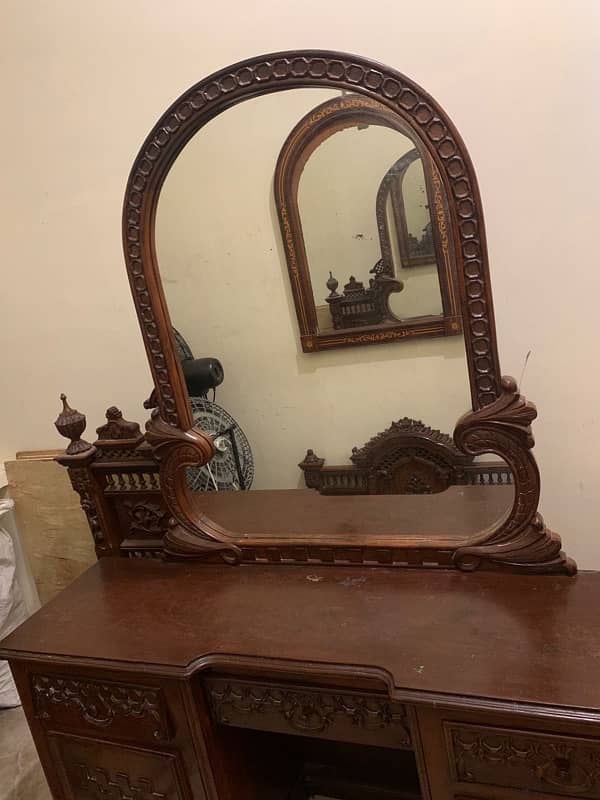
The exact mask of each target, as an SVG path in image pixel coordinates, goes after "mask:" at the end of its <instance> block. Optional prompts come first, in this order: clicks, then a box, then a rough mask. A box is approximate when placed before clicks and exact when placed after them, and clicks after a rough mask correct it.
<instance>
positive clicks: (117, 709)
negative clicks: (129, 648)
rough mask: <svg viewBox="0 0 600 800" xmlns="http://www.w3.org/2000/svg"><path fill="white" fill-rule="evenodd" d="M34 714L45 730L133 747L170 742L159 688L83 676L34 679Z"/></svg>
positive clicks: (32, 683) (48, 676) (37, 676)
mask: <svg viewBox="0 0 600 800" xmlns="http://www.w3.org/2000/svg"><path fill="white" fill-rule="evenodd" d="M31 693H32V698H33V706H34V709H35V715H36V717H37V718H38V719H40V720H42V722H43V723H44V724H45V726H46V727H47V728H51V729H64V730H69V731H73V732H77V733H79V732H84V733H87V734H89V733H91V732H92V731H96V732H99V731H100V730H101V731H102V736H105V737H108V738H116V739H124V740H128V741H136V742H141V743H145V742H149V743H153V744H156V743H157V742H164V741H168V740H169V739H170V738H171V731H170V726H169V721H168V714H167V707H166V703H165V699H164V696H163V693H162V691H161V689H160V688H158V687H153V686H139V685H136V684H125V683H116V682H113V681H98V680H91V679H89V678H82V677H76V676H74V677H66V676H62V675H42V674H33V675H32V676H31Z"/></svg>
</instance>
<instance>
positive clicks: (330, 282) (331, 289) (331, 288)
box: [326, 270, 340, 297]
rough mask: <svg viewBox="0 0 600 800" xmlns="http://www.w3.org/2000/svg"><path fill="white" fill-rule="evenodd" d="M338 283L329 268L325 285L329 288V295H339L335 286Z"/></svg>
mask: <svg viewBox="0 0 600 800" xmlns="http://www.w3.org/2000/svg"><path fill="white" fill-rule="evenodd" d="M339 285H340V283H339V281H338V279H337V278H334V276H333V273H332V272H331V270H330V271H329V278H328V279H327V283H326V286H327V288H328V289H329V297H339V295H338V293H337V288H338V286H339Z"/></svg>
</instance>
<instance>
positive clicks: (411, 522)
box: [194, 486, 514, 541]
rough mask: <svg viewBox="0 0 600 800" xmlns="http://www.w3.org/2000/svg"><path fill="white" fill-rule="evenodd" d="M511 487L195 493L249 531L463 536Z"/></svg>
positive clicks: (508, 500)
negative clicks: (387, 491) (351, 492)
mask: <svg viewBox="0 0 600 800" xmlns="http://www.w3.org/2000/svg"><path fill="white" fill-rule="evenodd" d="M513 499H514V487H513V486H450V487H449V488H448V489H446V491H444V492H440V493H439V494H402V495H400V494H388V495H385V494H378V495H367V494H362V495H340V496H334V495H322V494H319V493H318V492H316V491H315V490H314V489H264V490H257V491H254V490H253V491H250V492H196V493H195V495H194V500H195V502H196V505H197V509H198V511H199V512H202V513H204V514H206V516H208V517H209V518H210V519H211V520H213V521H214V522H217V523H218V524H219V525H221V526H222V527H223V528H226V529H227V530H230V531H236V532H239V533H241V534H242V535H247V536H253V537H255V536H260V537H269V536H274V537H275V536H278V537H281V536H285V537H290V538H293V537H297V538H301V539H303V540H304V539H306V537H310V538H319V537H321V538H324V539H331V537H335V536H343V537H345V538H346V539H347V538H348V537H351V536H358V537H360V539H361V541H364V540H365V539H368V537H369V536H394V537H396V536H397V535H398V534H399V533H401V534H405V535H409V536H412V537H417V538H421V537H422V538H425V537H430V536H443V537H444V539H445V540H448V539H452V538H453V537H454V538H457V539H465V538H467V537H468V536H471V535H473V534H476V533H480V532H481V531H483V530H485V529H486V528H488V527H489V526H490V525H492V524H493V523H495V522H497V521H498V520H499V519H500V518H501V517H502V516H503V515H504V514H505V513H506V512H507V511H508V509H509V508H510V507H511V505H512V503H513Z"/></svg>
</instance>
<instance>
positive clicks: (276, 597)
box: [0, 558, 600, 710]
mask: <svg viewBox="0 0 600 800" xmlns="http://www.w3.org/2000/svg"><path fill="white" fill-rule="evenodd" d="M599 608H600V573H583V574H579V575H578V576H576V577H574V578H568V577H552V576H540V577H536V576H519V575H510V574H494V573H483V572H482V573H469V574H462V573H459V572H454V571H444V570H414V571H412V570H401V569H395V570H394V569H385V568H369V569H366V568H362V567H354V568H352V567H349V568H345V567H343V568H342V567H323V568H318V567H312V568H311V567H282V566H278V567H268V566H267V567H263V566H238V567H230V566H208V565H199V564H175V563H162V562H158V561H150V560H139V561H138V560H126V559H118V558H105V559H103V560H101V561H100V562H99V563H98V564H95V565H94V566H93V567H91V568H90V569H89V570H88V571H87V572H86V573H84V575H82V576H81V577H80V578H78V579H77V580H76V581H75V582H74V583H73V584H72V585H71V586H70V587H68V588H67V589H66V590H65V591H64V592H62V593H61V594H60V595H59V596H58V597H57V598H55V599H54V600H52V601H51V602H50V603H49V604H48V605H46V606H45V607H43V608H42V609H41V610H40V611H38V612H37V613H36V614H35V615H34V616H33V617H31V618H30V619H29V620H28V621H27V622H25V623H24V624H23V625H22V626H21V627H20V628H18V629H17V630H16V631H14V632H13V633H12V634H11V635H10V636H8V638H7V639H5V640H4V642H3V645H2V649H1V650H0V657H4V658H19V657H20V658H24V657H33V658H39V657H44V658H46V657H47V656H56V657H58V658H59V659H66V660H68V661H69V662H77V663H83V664H89V663H91V662H92V661H99V660H100V661H102V662H103V663H104V664H108V663H109V662H111V663H113V665H114V662H118V663H119V664H120V666H121V667H122V668H126V669H127V668H130V669H134V668H139V667H136V666H135V665H136V664H137V665H140V664H144V665H146V667H145V669H151V670H154V671H157V672H162V673H164V674H180V675H185V674H189V673H191V672H193V671H194V670H195V669H198V668H200V667H201V666H205V665H207V664H209V663H213V662H215V661H217V662H219V663H226V662H227V661H228V660H229V657H230V656H236V657H243V658H250V659H253V660H254V661H253V664H254V663H255V664H256V666H257V668H259V667H261V665H262V666H265V665H266V664H267V663H271V662H273V660H275V661H276V662H277V663H278V664H289V663H290V662H312V663H314V664H318V665H320V667H319V669H324V668H325V667H327V666H329V667H331V666H332V665H350V666H351V667H352V670H351V672H352V671H354V672H355V673H357V674H359V673H361V672H364V671H365V670H367V671H368V669H369V668H374V670H375V672H376V673H377V674H378V675H380V676H382V677H383V679H384V681H385V682H387V684H388V686H390V687H391V688H393V687H396V688H397V689H403V690H411V691H416V692H421V691H425V692H434V693H435V692H438V693H444V694H452V695H466V696H470V697H479V698H495V699H499V700H503V699H505V700H510V701H520V702H529V703H544V704H549V705H555V706H560V705H565V706H570V707H577V708H582V709H595V710H600V679H599V677H598V676H599V674H600V625H599V623H598V609H599ZM273 663H274V662H273ZM265 668H266V667H265ZM336 668H337V667H336Z"/></svg>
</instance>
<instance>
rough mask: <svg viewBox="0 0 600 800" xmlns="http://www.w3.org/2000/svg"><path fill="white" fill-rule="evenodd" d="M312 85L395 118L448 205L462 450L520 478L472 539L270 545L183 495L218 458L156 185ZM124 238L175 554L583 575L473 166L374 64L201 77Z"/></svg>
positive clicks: (330, 59)
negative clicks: (508, 344)
mask: <svg viewBox="0 0 600 800" xmlns="http://www.w3.org/2000/svg"><path fill="white" fill-rule="evenodd" d="M312 86H316V87H333V88H335V89H338V90H344V91H349V92H353V93H359V94H361V95H362V96H365V97H368V98H371V99H372V100H375V101H377V102H379V103H381V104H382V105H384V106H386V107H387V108H388V109H390V110H391V111H392V112H393V113H394V114H395V115H397V117H398V119H399V120H401V122H402V123H403V124H404V125H406V126H408V127H409V128H410V130H411V132H412V135H413V137H414V139H415V141H418V143H419V145H420V146H421V147H423V148H424V150H425V151H426V153H427V155H428V157H429V158H430V159H431V163H432V164H433V165H434V167H435V169H436V170H437V172H438V174H439V176H440V180H441V182H442V185H443V188H444V192H445V195H446V197H447V198H448V214H449V218H448V224H449V229H450V230H449V237H450V240H451V241H452V245H453V247H454V251H455V253H456V258H457V267H458V275H459V292H458V297H459V305H460V311H461V316H462V321H463V325H464V331H465V346H466V355H467V362H468V371H469V379H470V389H471V397H472V411H469V412H468V413H467V414H465V415H464V416H463V417H462V418H461V419H459V420H458V423H457V425H456V428H455V430H454V436H453V440H454V444H455V445H456V447H457V448H458V449H459V450H460V451H461V452H463V453H465V454H466V455H468V456H479V455H483V454H487V453H493V454H496V455H498V456H499V457H500V458H502V459H503V460H504V461H505V462H506V464H507V465H508V467H509V468H510V470H511V473H512V475H513V476H514V488H515V492H514V503H513V505H512V508H511V509H510V511H509V512H508V513H507V514H505V515H504V516H503V517H502V518H501V519H500V520H499V521H498V522H497V523H496V524H495V525H493V526H492V527H491V528H488V529H486V530H484V531H481V532H479V533H477V534H475V535H472V536H469V537H468V538H466V539H465V538H462V539H458V540H457V539H449V538H448V537H444V536H443V535H441V536H434V537H430V538H415V537H414V536H413V535H411V532H410V530H403V531H401V532H398V534H397V535H391V536H389V535H388V536H385V537H378V536H374V537H373V538H372V539H369V540H368V541H367V540H364V538H363V539H361V537H360V533H358V534H354V535H353V536H351V537H348V536H345V535H344V533H343V531H341V532H337V533H334V532H333V531H332V532H331V534H330V535H325V536H324V537H322V538H320V539H319V540H311V539H307V538H305V537H304V538H303V537H302V535H299V534H295V535H294V536H293V537H281V538H271V539H269V540H268V541H266V542H265V541H264V540H261V538H260V536H257V537H255V538H254V539H253V538H252V537H248V536H243V535H241V534H240V533H239V532H237V531H236V530H230V529H227V528H225V527H223V526H221V525H219V524H217V523H216V522H215V521H214V520H213V519H211V518H210V517H209V516H208V515H207V514H206V513H205V507H206V506H205V498H206V495H203V493H199V492H196V493H192V492H189V491H188V490H187V488H186V471H187V469H188V467H190V466H197V465H202V464H206V463H207V462H208V461H209V460H210V459H211V458H212V457H213V455H214V453H215V448H214V443H213V441H212V437H211V436H210V434H209V433H207V432H206V431H203V430H201V429H200V428H195V427H194V426H193V419H192V414H191V408H190V404H189V400H188V395H187V391H186V386H185V381H184V377H183V372H182V368H181V365H180V363H179V359H178V358H177V353H176V343H175V340H174V338H173V335H172V324H171V320H170V316H169V311H168V308H167V304H166V300H165V295H164V292H163V287H162V284H161V278H160V272H159V268H158V263H157V258H156V248H155V241H154V226H155V216H156V209H157V204H158V198H159V194H160V190H161V186H162V184H163V181H164V179H165V177H166V175H167V173H168V172H169V169H170V167H171V165H172V164H173V162H174V160H175V159H176V157H177V156H178V154H179V153H180V152H181V150H182V149H183V148H184V147H185V145H186V144H187V143H188V142H189V140H190V139H191V138H192V137H193V136H194V135H195V134H196V133H197V132H198V131H199V130H200V129H201V128H202V127H203V126H204V125H205V124H206V123H208V122H209V121H210V120H211V119H213V118H214V117H215V116H217V115H218V114H220V113H222V112H225V111H226V110H227V109H228V108H230V107H231V106H232V105H235V104H236V103H239V102H241V101H243V100H247V99H250V98H252V97H255V96H258V95H261V94H267V93H271V92H278V91H283V90H286V89H291V88H300V87H312ZM123 235H124V248H125V257H126V263H127V269H128V274H129V278H130V283H131V288H132V293H133V297H134V302H135V305H136V310H137V313H138V318H139V321H140V326H141V329H142V334H143V338H144V343H145V347H146V351H147V354H148V359H149V363H150V367H151V371H152V375H153V379H154V383H155V389H156V399H157V402H158V409H157V410H155V412H154V414H153V417H152V419H151V421H150V422H149V423H148V425H147V433H146V440H147V441H148V442H149V443H150V445H151V446H152V447H153V451H154V454H155V456H156V458H157V459H158V460H159V462H160V479H161V487H162V492H163V494H164V498H165V501H166V503H167V505H168V507H169V510H170V512H171V515H172V524H171V526H170V530H169V531H168V533H167V534H166V536H165V541H164V550H165V553H166V554H168V555H170V556H172V557H177V558H193V559H199V560H204V561H207V560H208V561H210V560H217V561H225V562H227V563H232V564H239V563H264V562H265V561H266V562H268V563H286V564H288V563H310V564H323V565H325V564H339V563H342V564H348V563H350V564H352V563H354V564H368V565H372V566H376V565H379V564H381V565H385V566H406V565H410V566H419V565H425V566H428V567H431V566H436V565H437V566H452V565H453V566H455V567H457V568H459V569H462V570H473V569H477V568H480V567H485V568H488V569H490V568H492V569H508V570H516V571H530V572H537V573H541V572H546V573H549V572H553V573H568V574H572V573H573V572H574V571H575V565H574V563H573V562H572V561H571V559H569V558H567V556H566V555H565V554H564V553H563V552H562V550H561V542H560V538H559V537H558V536H557V535H556V534H554V533H552V532H551V531H549V530H548V529H547V528H546V526H545V524H544V522H543V520H542V518H541V516H540V515H539V513H538V511H537V506H538V501H539V492H540V482H539V472H538V469H537V465H536V463H535V459H534V458H533V455H532V453H531V448H532V447H533V437H532V433H531V423H532V421H533V420H534V419H535V417H536V415H537V412H536V409H535V406H533V404H531V403H529V402H527V400H526V399H525V398H524V397H522V396H521V395H520V394H519V392H518V388H517V385H516V382H515V381H514V380H513V379H512V378H501V376H500V370H499V362H498V354H497V346H496V335H495V327H494V316H493V305H492V295H491V289H490V283H489V270H488V263H487V250H486V242H485V232H484V225H483V216H482V211H481V203H480V199H479V192H478V188H477V181H476V178H475V174H474V171H473V167H472V165H471V162H470V159H469V156H468V154H467V151H466V148H465V146H464V144H463V142H462V140H461V138H460V136H459V135H458V133H457V132H456V130H455V128H454V126H453V124H452V122H451V121H450V119H449V118H448V116H447V115H446V114H445V112H444V111H443V109H442V108H441V107H440V106H439V105H438V104H437V103H436V102H435V101H434V100H433V99H432V98H431V97H430V96H429V95H428V94H426V93H425V92H424V91H423V90H422V89H421V88H420V87H419V86H417V85H416V84H415V83H414V82H412V81H411V80H410V79H408V78H406V76H404V75H402V74H400V73H398V72H397V71H395V70H393V69H390V68H388V67H385V66H382V65H380V64H377V63H376V62H373V61H370V60H368V59H365V58H361V57H357V56H352V55H347V54H342V53H336V52H332V51H314V50H303V51H294V52H287V53H276V54H271V55H266V56H258V57H255V58H251V59H248V60H247V61H244V62H240V63H238V64H234V65H231V66H228V67H226V68H225V69H223V70H220V71H219V72H217V73H215V74H213V75H211V76H209V77H208V78H206V79H203V80H202V81H200V82H199V83H197V84H196V85H194V86H193V87H191V88H190V89H189V90H188V91H187V92H185V93H184V94H183V95H182V96H181V97H180V98H179V99H178V100H177V101H176V102H175V103H174V104H173V105H172V106H171V107H170V108H169V109H168V110H167V111H166V112H165V114H164V115H163V116H162V117H161V118H160V119H159V121H158V122H157V124H156V125H155V126H154V128H153V129H152V131H151V132H150V134H149V136H148V137H147V139H146V141H145V142H144V144H143V146H142V148H141V151H140V153H139V155H138V156H137V158H136V160H135V162H134V165H133V168H132V171H131V174H130V178H129V181H128V185H127V189H126V196H125V203H124V215H123ZM204 302H206V301H204ZM199 305H200V307H201V303H200V304H199ZM357 335H359V336H360V333H358V334H357ZM374 335H375V334H374ZM376 335H377V336H383V337H385V339H386V340H388V341H394V340H395V338H399V335H398V334H396V333H392V334H388V332H377V334H376ZM250 494H251V493H250ZM374 499H375V501H378V498H377V497H375V498H374ZM300 527H301V520H300Z"/></svg>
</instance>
